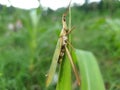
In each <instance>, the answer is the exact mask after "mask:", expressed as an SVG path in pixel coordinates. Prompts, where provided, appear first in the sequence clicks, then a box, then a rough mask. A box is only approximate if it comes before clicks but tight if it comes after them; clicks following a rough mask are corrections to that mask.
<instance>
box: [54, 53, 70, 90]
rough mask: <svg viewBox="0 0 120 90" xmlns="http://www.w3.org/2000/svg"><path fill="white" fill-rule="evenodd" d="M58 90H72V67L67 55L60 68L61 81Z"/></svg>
mask: <svg viewBox="0 0 120 90" xmlns="http://www.w3.org/2000/svg"><path fill="white" fill-rule="evenodd" d="M56 90H72V87H71V65H70V62H69V60H68V58H67V56H66V55H65V58H64V59H63V61H62V63H61V67H60V72H59V80H58V83H57V87H56Z"/></svg>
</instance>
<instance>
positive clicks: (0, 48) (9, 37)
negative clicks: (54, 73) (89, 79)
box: [0, 0, 120, 90]
mask: <svg viewBox="0 0 120 90" xmlns="http://www.w3.org/2000/svg"><path fill="white" fill-rule="evenodd" d="M86 1H87V0H86ZM64 11H65V8H60V9H58V10H56V11H53V10H52V9H50V8H48V9H47V10H46V9H43V8H42V7H40V8H37V9H32V10H23V9H18V8H14V7H12V6H11V7H6V6H2V5H0V90H54V88H55V83H56V82H54V83H53V84H52V86H50V87H49V88H45V79H46V77H45V75H46V74H47V72H48V70H49V66H50V63H51V59H52V55H53V53H54V49H55V45H56V42H57V39H58V38H59V33H60V31H61V28H62V23H61V16H62V14H63V13H64ZM72 26H75V27H76V28H75V30H74V31H73V32H72V41H73V42H72V44H73V46H74V47H75V48H79V49H83V50H88V51H91V52H93V53H94V55H95V56H96V58H97V60H98V63H99V66H100V69H101V72H102V76H103V80H104V84H105V87H106V90H120V1H119V0H102V1H100V2H99V3H96V2H93V3H85V4H84V5H82V6H79V5H78V4H74V5H73V7H72Z"/></svg>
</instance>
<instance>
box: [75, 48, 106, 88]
mask: <svg viewBox="0 0 120 90" xmlns="http://www.w3.org/2000/svg"><path fill="white" fill-rule="evenodd" d="M73 56H74V57H75V56H76V59H77V63H78V66H79V70H80V78H81V85H80V90H105V88H104V83H103V79H102V76H101V73H100V70H99V67H98V64H97V62H96V58H95V57H94V55H93V54H92V53H91V52H87V51H82V50H78V49H75V50H74V52H73Z"/></svg>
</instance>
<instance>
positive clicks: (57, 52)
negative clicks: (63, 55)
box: [46, 38, 62, 87]
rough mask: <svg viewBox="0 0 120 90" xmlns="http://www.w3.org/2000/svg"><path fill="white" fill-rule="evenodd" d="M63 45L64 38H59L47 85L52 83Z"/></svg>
mask: <svg viewBox="0 0 120 90" xmlns="http://www.w3.org/2000/svg"><path fill="white" fill-rule="evenodd" d="M61 47H62V39H61V38H59V39H58V42H57V45H56V49H55V52H54V55H53V59H52V63H51V66H50V69H49V72H48V74H47V80H46V86H47V87H48V86H49V84H50V83H51V81H52V79H53V76H54V74H55V71H56V68H57V62H58V59H59V55H60V52H61Z"/></svg>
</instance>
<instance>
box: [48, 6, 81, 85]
mask: <svg viewBox="0 0 120 90" xmlns="http://www.w3.org/2000/svg"><path fill="white" fill-rule="evenodd" d="M69 6H70V4H69ZM69 6H68V9H67V11H66V12H65V13H64V14H63V15H62V25H63V27H62V30H61V33H60V37H59V39H58V41H57V45H56V49H55V52H54V55H53V59H52V63H51V66H50V70H49V72H48V74H47V80H46V86H49V84H50V83H51V81H52V79H53V76H54V74H55V71H56V68H57V64H58V63H59V64H60V63H61V62H62V59H63V57H64V54H65V52H66V54H67V56H68V58H69V60H70V63H71V66H72V68H73V71H74V73H75V77H76V80H77V83H78V85H80V79H79V74H78V72H77V69H76V67H75V65H74V63H73V60H72V57H71V55H70V52H69V50H68V48H67V45H70V46H71V44H70V43H69V41H68V35H69V34H70V32H71V31H72V30H73V28H72V29H71V30H69V29H68V28H67V23H66V16H67V13H68V11H69Z"/></svg>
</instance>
